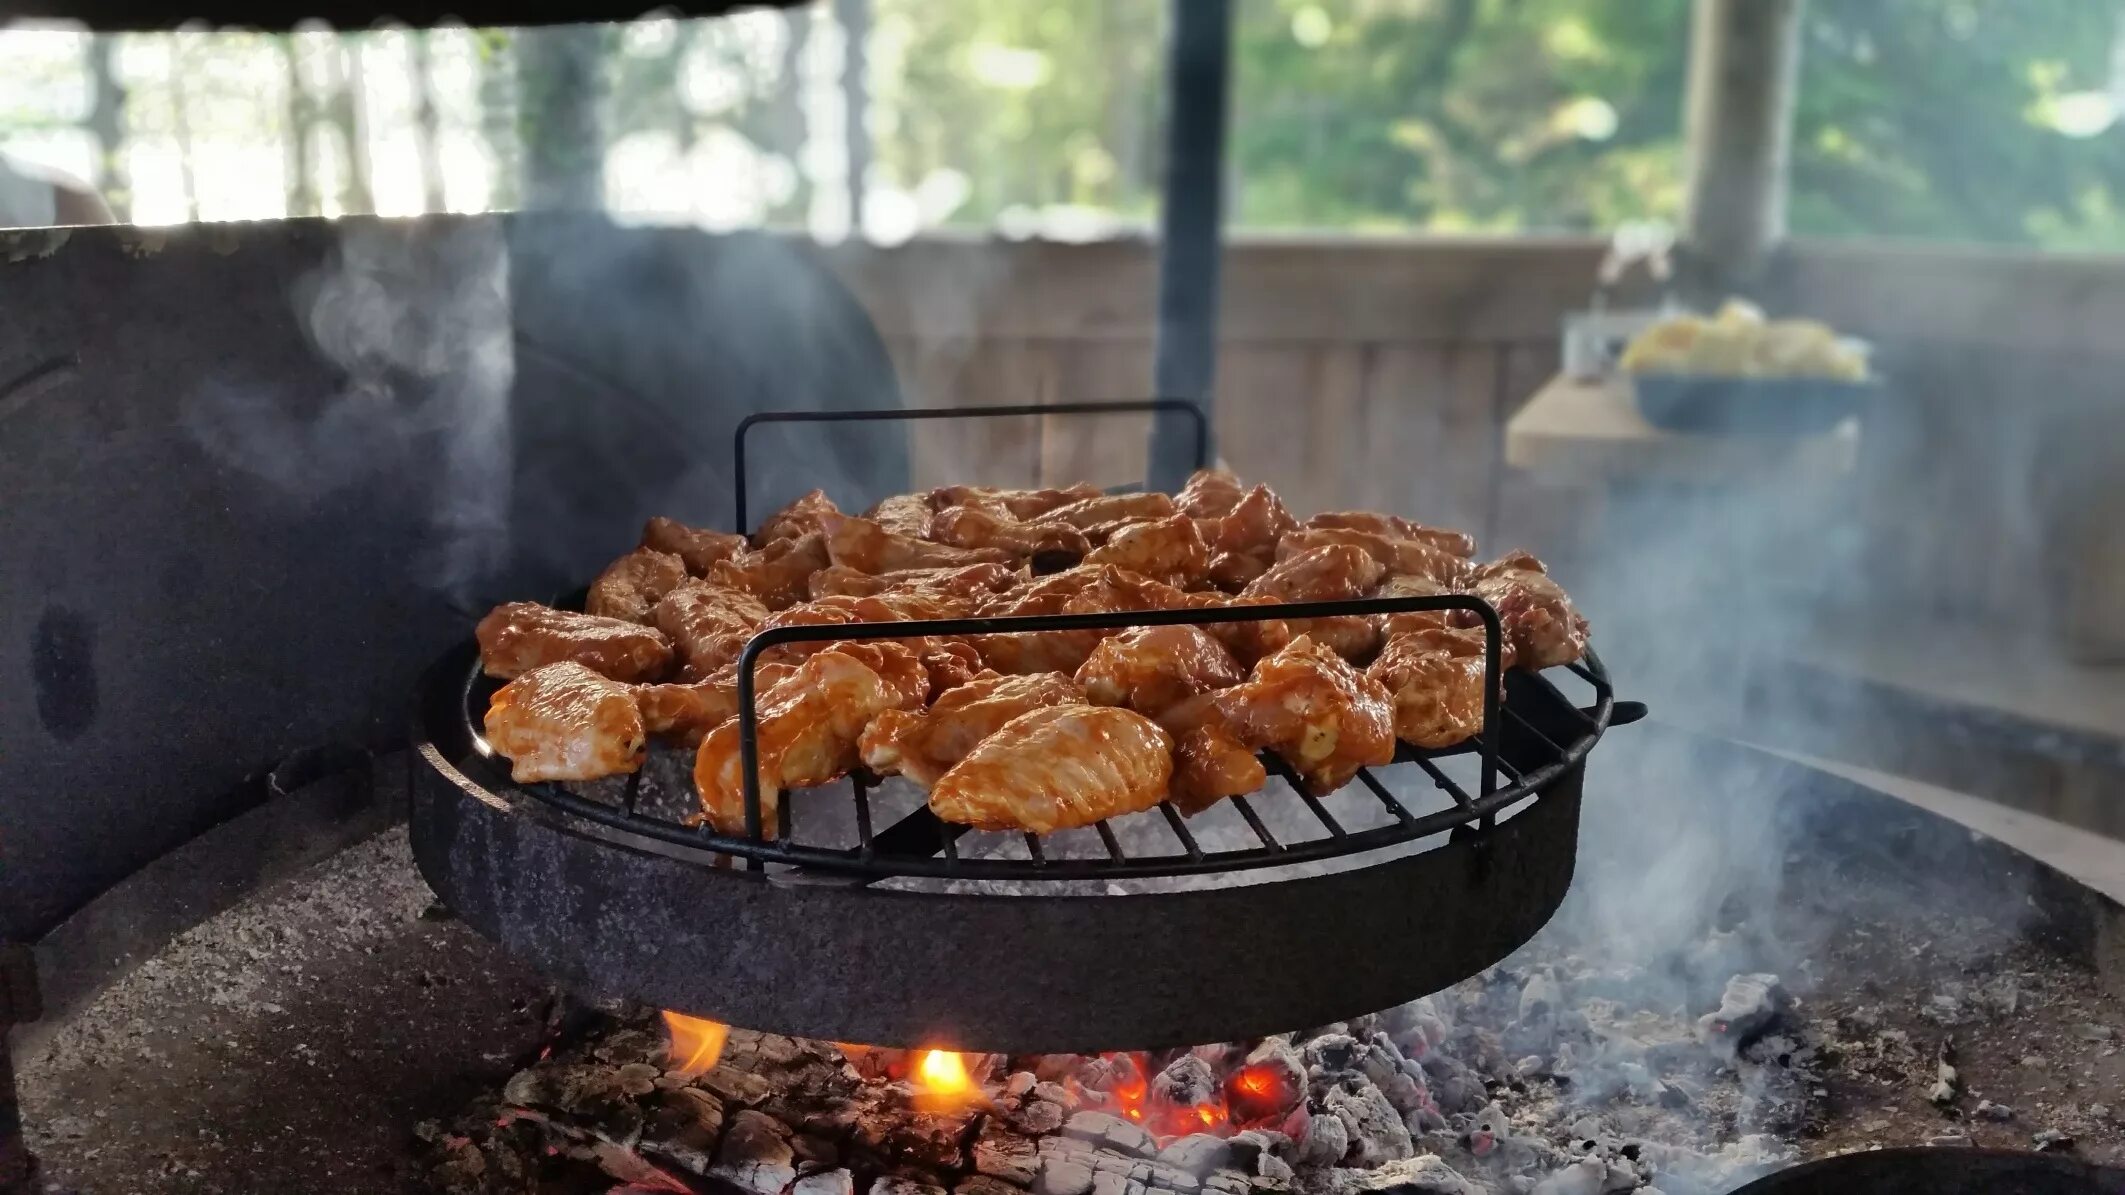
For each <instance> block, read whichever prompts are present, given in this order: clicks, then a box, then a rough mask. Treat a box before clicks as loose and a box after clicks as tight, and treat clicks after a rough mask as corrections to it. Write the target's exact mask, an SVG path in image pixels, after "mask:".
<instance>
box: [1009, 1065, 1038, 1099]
mask: <svg viewBox="0 0 2125 1195" xmlns="http://www.w3.org/2000/svg"><path fill="white" fill-rule="evenodd" d="M1038 1082H1040V1077H1039V1076H1037V1075H1035V1074H1034V1073H1033V1072H1032V1071H1017V1072H1015V1073H1013V1074H1012V1076H1011V1077H1010V1078H1009V1079H1007V1080H1005V1081H1004V1085H1003V1093H1004V1094H1005V1095H1007V1096H1010V1097H1011V1098H1012V1099H1022V1098H1024V1097H1025V1094H1026V1093H1027V1092H1029V1091H1031V1090H1033V1085H1034V1084H1036V1083H1038Z"/></svg>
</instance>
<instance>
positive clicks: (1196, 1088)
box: [1151, 1054, 1218, 1108]
mask: <svg viewBox="0 0 2125 1195" xmlns="http://www.w3.org/2000/svg"><path fill="white" fill-rule="evenodd" d="M1217 1094H1218V1081H1217V1076H1216V1075H1215V1074H1213V1073H1212V1072H1211V1070H1210V1064H1209V1063H1207V1062H1205V1061H1203V1060H1202V1058H1200V1057H1198V1056H1197V1055H1195V1054H1183V1055H1181V1056H1180V1057H1178V1058H1176V1059H1174V1060H1173V1061H1172V1062H1170V1063H1167V1064H1166V1068H1165V1069H1164V1070H1162V1071H1160V1072H1159V1073H1158V1074H1157V1076H1155V1077H1154V1078H1153V1079H1152V1080H1151V1098H1153V1099H1155V1100H1162V1101H1164V1102H1165V1103H1167V1104H1170V1105H1172V1106H1174V1107H1177V1108H1193V1107H1196V1106H1197V1105H1199V1104H1207V1103H1210V1102H1211V1101H1213V1100H1215V1099H1216V1098H1217Z"/></svg>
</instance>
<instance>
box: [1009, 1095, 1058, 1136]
mask: <svg viewBox="0 0 2125 1195" xmlns="http://www.w3.org/2000/svg"><path fill="white" fill-rule="evenodd" d="M1067 1115H1068V1113H1066V1112H1065V1111H1064V1110H1063V1106H1062V1105H1061V1104H1051V1103H1049V1102H1048V1101H1046V1100H1027V1101H1026V1102H1025V1103H1024V1104H1023V1105H1021V1106H1020V1107H1019V1109H1018V1111H1016V1112H1014V1113H1012V1114H1011V1116H1010V1121H1011V1127H1012V1128H1014V1129H1017V1130H1018V1131H1019V1132H1021V1133H1027V1134H1030V1135H1033V1136H1039V1135H1040V1134H1042V1133H1052V1132H1054V1131H1055V1130H1057V1129H1059V1128H1061V1127H1062V1123H1063V1119H1064V1118H1065V1117H1066V1116H1067Z"/></svg>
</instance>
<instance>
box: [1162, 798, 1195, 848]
mask: <svg viewBox="0 0 2125 1195" xmlns="http://www.w3.org/2000/svg"><path fill="white" fill-rule="evenodd" d="M1158 811H1159V812H1160V813H1163V814H1165V815H1166V824H1167V825H1168V826H1171V827H1173V836H1174V837H1175V838H1178V839H1180V840H1181V849H1182V850H1184V851H1186V852H1188V857H1189V858H1190V859H1200V858H1202V857H1203V848H1202V847H1199V846H1197V845H1196V844H1195V835H1193V834H1190V833H1189V832H1188V823H1187V822H1186V821H1185V820H1184V819H1182V817H1181V811H1180V810H1178V809H1175V808H1174V807H1173V802H1171V801H1160V802H1159V803H1158Z"/></svg>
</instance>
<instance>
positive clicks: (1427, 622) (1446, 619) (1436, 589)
mask: <svg viewBox="0 0 2125 1195" xmlns="http://www.w3.org/2000/svg"><path fill="white" fill-rule="evenodd" d="M1452 592H1453V590H1451V589H1448V588H1447V587H1446V586H1444V585H1441V584H1439V583H1438V582H1437V581H1434V580H1432V579H1431V578H1430V577H1410V576H1398V577H1389V578H1387V579H1386V580H1385V581H1382V582H1380V588H1379V589H1377V590H1375V591H1374V592H1373V595H1372V596H1374V597H1382V598H1392V597H1444V596H1445V595H1447V594H1449V593H1452ZM1466 617H1467V615H1466V614H1465V612H1463V611H1460V610H1420V611H1412V612H1409V613H1405V614H1388V615H1384V616H1382V617H1381V619H1380V633H1381V634H1382V635H1385V636H1387V637H1389V638H1392V637H1393V636H1396V635H1402V634H1407V633H1408V632H1410V631H1421V630H1427V629H1432V628H1437V629H1441V630H1444V629H1446V628H1448V627H1456V626H1461V625H1463V620H1464V619H1465V618H1466Z"/></svg>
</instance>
